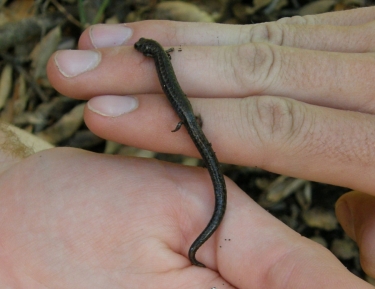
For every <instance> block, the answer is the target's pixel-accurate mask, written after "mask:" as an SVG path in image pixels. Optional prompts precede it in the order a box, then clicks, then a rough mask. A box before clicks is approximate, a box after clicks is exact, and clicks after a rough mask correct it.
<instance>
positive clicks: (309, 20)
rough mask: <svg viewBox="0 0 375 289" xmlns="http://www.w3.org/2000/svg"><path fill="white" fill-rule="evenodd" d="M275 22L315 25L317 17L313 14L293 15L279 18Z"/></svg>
mask: <svg viewBox="0 0 375 289" xmlns="http://www.w3.org/2000/svg"><path fill="white" fill-rule="evenodd" d="M276 23H278V24H289V25H315V24H317V19H316V16H315V15H305V16H293V17H285V18H280V19H279V20H277V21H276Z"/></svg>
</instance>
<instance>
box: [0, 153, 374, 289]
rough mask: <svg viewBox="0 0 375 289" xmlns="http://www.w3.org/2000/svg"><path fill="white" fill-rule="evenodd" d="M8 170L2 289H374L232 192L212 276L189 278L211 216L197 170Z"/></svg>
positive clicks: (131, 161)
mask: <svg viewBox="0 0 375 289" xmlns="http://www.w3.org/2000/svg"><path fill="white" fill-rule="evenodd" d="M1 158H2V155H1ZM1 169H2V171H4V172H3V173H2V174H1V175H0V185H1V188H2V190H1V192H0V194H1V200H2V202H1V222H0V232H1V234H0V244H1V256H2V258H1V262H0V287H1V288H61V289H63V288H76V289H80V288H98V289H99V288H115V289H116V288H187V287H189V288H259V287H262V288H275V289H277V288H301V286H302V287H303V288H307V289H308V288H361V289H362V288H363V289H364V288H371V287H370V286H369V285H368V284H366V283H365V282H364V281H362V280H360V279H358V278H357V277H355V276H354V275H352V274H350V273H348V271H347V270H346V269H345V267H343V266H342V265H341V263H340V262H339V261H338V260H337V259H336V258H335V257H334V256H333V255H332V254H330V253H329V252H328V251H327V250H326V249H324V248H323V247H321V246H320V245H318V244H317V243H315V242H313V241H311V240H309V239H306V238H303V237H301V236H300V235H299V234H297V233H296V232H294V231H293V230H291V229H289V228H288V227H287V226H286V225H284V224H283V223H281V222H280V221H278V220H277V219H275V218H274V217H272V216H271V215H270V214H268V213H267V212H266V211H265V210H263V209H262V208H260V207H259V206H258V205H257V204H256V203H255V202H254V201H252V200H251V199H250V198H249V197H248V196H247V195H246V194H245V193H244V192H242V191H241V190H240V189H239V188H238V187H237V186H236V185H235V184H233V183H232V182H231V181H229V180H228V181H227V186H228V198H229V203H228V208H227V212H226V216H225V218H224V221H223V222H222V224H221V226H220V227H219V229H218V231H216V233H215V234H214V235H213V237H211V238H210V239H209V240H208V241H207V243H205V244H204V245H203V246H202V248H201V249H200V250H199V251H198V257H199V258H200V260H202V261H203V262H204V263H205V264H206V265H207V266H208V268H199V267H196V266H192V265H191V264H190V261H189V259H188V258H187V252H188V249H189V247H190V245H191V243H192V241H193V240H194V239H195V238H196V236H197V235H198V234H199V233H200V230H201V229H202V228H203V227H204V226H205V225H206V223H207V222H208V219H209V218H210V213H211V209H207V208H212V206H213V195H212V194H207V192H208V191H210V190H212V188H211V183H210V180H209V177H208V175H207V174H206V173H204V169H201V168H192V167H184V166H180V165H174V164H169V163H164V162H160V161H155V160H152V159H140V158H126V157H119V156H109V155H99V154H94V153H90V152H84V151H81V150H77V149H66V148H57V149H51V150H47V151H43V152H39V153H37V154H34V155H32V156H31V157H29V158H27V159H25V160H23V161H20V162H19V163H17V164H15V165H12V166H11V167H8V168H6V169H5V168H1ZM20 180H22V181H21V182H20ZM323 276H328V277H329V278H326V277H323ZM301 284H303V285H301Z"/></svg>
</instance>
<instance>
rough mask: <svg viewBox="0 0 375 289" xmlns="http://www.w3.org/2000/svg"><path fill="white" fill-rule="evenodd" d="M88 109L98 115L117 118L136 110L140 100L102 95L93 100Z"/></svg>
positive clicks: (88, 104)
mask: <svg viewBox="0 0 375 289" xmlns="http://www.w3.org/2000/svg"><path fill="white" fill-rule="evenodd" d="M87 107H88V108H89V109H90V110H91V111H93V112H95V113H97V114H100V115H103V116H109V117H117V116H120V115H123V114H126V113H129V112H131V111H133V110H135V109H136V108H137V107H138V99H137V98H135V97H133V96H118V95H102V96H97V97H94V98H91V99H90V100H89V101H88V102H87Z"/></svg>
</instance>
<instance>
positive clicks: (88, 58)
mask: <svg viewBox="0 0 375 289" xmlns="http://www.w3.org/2000/svg"><path fill="white" fill-rule="evenodd" d="M100 60H101V54H100V53H99V52H98V51H93V50H60V51H58V52H57V53H56V54H55V64H56V66H57V68H58V69H59V71H60V72H61V74H62V75H64V76H65V77H74V76H77V75H79V74H81V73H83V72H86V71H89V70H92V69H94V68H95V67H97V66H98V64H99V62H100Z"/></svg>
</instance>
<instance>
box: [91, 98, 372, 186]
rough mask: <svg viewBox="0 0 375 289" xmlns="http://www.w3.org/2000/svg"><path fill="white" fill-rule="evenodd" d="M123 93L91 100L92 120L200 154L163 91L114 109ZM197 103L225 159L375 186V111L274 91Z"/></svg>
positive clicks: (101, 127)
mask: <svg viewBox="0 0 375 289" xmlns="http://www.w3.org/2000/svg"><path fill="white" fill-rule="evenodd" d="M123 99H124V98H123V97H117V99H116V100H114V101H113V100H111V99H109V98H107V97H103V98H100V97H99V98H96V99H95V98H94V99H92V100H90V101H89V103H88V107H89V109H86V110H85V121H86V123H87V125H88V126H89V128H90V129H91V130H92V131H93V132H94V133H96V134H98V135H99V136H101V137H103V138H107V139H112V140H115V141H117V142H121V143H125V144H129V145H134V146H137V147H142V148H145V149H151V150H156V151H163V152H169V153H182V154H189V155H194V156H199V155H198V153H197V151H196V149H195V147H194V145H193V143H192V141H191V140H189V136H188V134H187V133H186V131H185V130H184V129H183V128H182V129H181V130H180V131H178V132H175V133H171V132H170V131H171V130H173V129H174V128H175V126H176V124H177V123H178V122H179V119H178V118H177V116H176V114H175V112H174V111H173V110H172V108H171V106H170V104H169V103H168V101H167V100H166V99H165V98H164V97H163V96H161V95H159V96H157V95H153V96H138V97H137V99H138V103H137V104H136V105H135V106H132V107H135V110H134V109H133V110H132V111H131V112H130V113H126V112H125V113H123V114H117V116H111V112H110V110H111V107H117V108H120V107H122V106H123ZM125 99H126V98H125ZM192 104H193V108H194V111H195V113H196V114H197V115H200V116H201V118H202V121H203V131H204V132H205V134H206V136H207V138H208V140H209V141H210V143H212V146H213V148H214V151H216V153H217V155H218V158H219V160H220V161H222V162H226V163H235V164H239V165H247V166H257V167H260V168H263V169H266V170H269V171H273V172H276V173H280V174H285V175H289V176H294V177H299V178H304V179H310V180H314V181H319V182H324V183H330V184H335V185H339V186H344V187H349V188H353V189H356V190H361V191H364V192H368V193H373V192H374V191H375V184H374V182H373V176H374V174H375V166H374V165H373V164H374V163H375V160H374V154H373V143H374V142H375V139H374V138H375V135H374V134H373V127H374V126H375V119H374V117H373V116H371V115H367V114H362V113H357V112H351V111H343V110H335V109H330V108H324V107H317V106H313V105H309V104H305V103H301V102H297V101H294V100H291V99H286V98H285V99H284V98H276V97H251V98H245V99H215V100H207V99H193V100H192ZM98 112H101V113H98ZM150 140H152V141H150Z"/></svg>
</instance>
